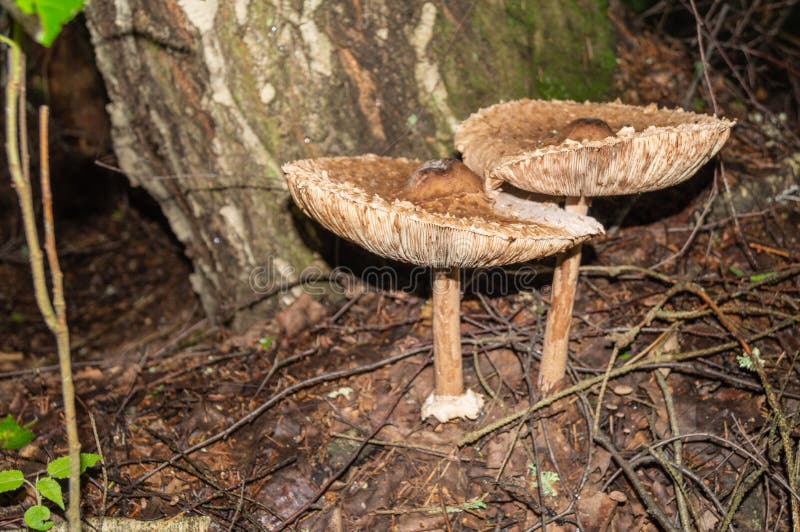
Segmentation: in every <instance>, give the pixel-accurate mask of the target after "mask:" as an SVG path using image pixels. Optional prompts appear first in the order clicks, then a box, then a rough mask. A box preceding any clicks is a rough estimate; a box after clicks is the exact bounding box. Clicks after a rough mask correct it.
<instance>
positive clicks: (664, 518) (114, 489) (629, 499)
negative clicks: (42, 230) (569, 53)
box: [0, 2, 800, 531]
mask: <svg viewBox="0 0 800 532" xmlns="http://www.w3.org/2000/svg"><path fill="white" fill-rule="evenodd" d="M687 5H688V4H687ZM716 5H717V3H716V2H715V3H714V6H716ZM711 9H719V8H715V7H713V6H712V8H711ZM712 15H713V13H712ZM717 15H719V13H717ZM668 16H677V15H669V14H664V13H659V12H652V13H649V12H645V13H644V14H641V15H640V16H638V17H636V16H634V15H633V14H632V13H630V12H625V11H622V10H617V11H614V13H613V17H614V19H613V20H614V22H615V24H616V25H617V28H618V30H619V34H620V44H619V51H618V56H619V62H620V70H619V74H618V76H617V79H616V86H615V91H616V92H617V93H618V94H620V95H621V99H622V100H623V101H624V102H625V103H632V104H639V103H648V102H657V103H659V104H661V105H669V106H676V105H680V104H682V103H684V101H685V100H686V99H687V95H688V101H689V102H690V103H691V105H692V106H694V108H696V109H697V110H698V111H701V112H705V111H709V110H710V109H712V108H713V107H714V106H716V107H717V109H718V112H719V114H721V115H724V116H728V117H731V118H735V119H737V120H738V125H737V127H736V128H735V130H734V132H733V135H732V138H731V140H730V141H729V142H728V144H727V145H726V147H725V148H724V149H723V151H722V152H721V155H720V157H719V159H718V160H716V161H714V162H712V163H710V164H709V165H707V166H706V167H705V168H703V169H702V170H701V171H700V172H699V174H698V175H697V176H696V177H694V178H693V179H692V180H690V181H689V182H687V183H685V184H684V185H681V186H679V187H676V188H674V189H671V190H667V191H663V192H659V193H651V194H644V195H641V196H638V197H636V198H634V199H631V198H628V199H626V200H605V201H598V202H596V203H595V205H594V206H593V214H594V215H595V216H597V217H598V219H600V220H601V221H602V222H603V223H604V224H605V225H606V227H607V228H608V232H607V234H606V235H605V236H604V237H602V238H598V239H596V240H594V241H592V242H591V243H589V244H587V245H586V246H585V252H584V262H583V267H582V274H581V278H580V284H579V298H578V300H577V301H576V305H575V311H574V320H573V330H572V336H571V344H570V347H571V349H570V352H571V360H570V365H569V375H568V379H567V381H568V382H566V383H564V385H563V387H562V391H561V392H560V393H559V394H557V395H556V396H553V397H550V398H544V399H543V398H542V397H540V394H539V392H538V391H537V390H536V388H535V386H534V385H533V384H532V382H531V376H532V375H535V372H536V369H537V367H538V358H539V356H540V349H541V339H542V334H543V330H544V319H545V318H546V312H547V308H548V302H549V293H548V288H549V277H550V271H551V269H550V268H551V263H548V262H543V263H540V264H537V265H536V267H537V271H538V272H539V273H538V274H537V279H536V283H535V284H536V286H535V287H534V289H532V290H524V291H514V290H508V291H506V292H503V293H491V294H487V293H485V292H484V291H482V290H481V287H480V286H475V287H473V288H474V289H472V290H469V291H468V292H467V293H466V294H465V296H464V300H463V306H462V313H463V320H462V338H463V343H464V355H465V357H464V358H465V380H466V385H467V386H468V387H470V388H472V389H473V390H476V391H478V392H480V393H482V394H483V395H484V396H485V397H486V398H487V400H488V401H487V406H486V407H485V409H484V411H483V414H482V415H481V417H480V418H479V419H477V420H474V421H460V422H454V423H448V424H443V425H442V424H436V423H435V422H432V421H421V420H420V417H419V412H420V407H421V404H422V402H423V401H424V399H425V398H426V397H427V395H428V394H429V393H430V392H431V390H432V383H433V369H432V366H431V313H430V307H429V301H428V299H427V295H426V294H425V293H413V294H412V293H406V292H402V291H392V290H380V289H378V287H375V286H370V285H366V284H364V283H362V282H360V281H358V280H357V279H354V278H348V279H335V280H332V281H331V283H332V284H335V285H336V286H337V287H338V288H340V290H338V291H337V292H338V294H339V295H335V296H334V295H330V294H329V295H327V296H325V297H323V298H322V299H321V300H315V299H312V298H310V297H308V296H307V295H302V296H300V297H299V298H298V299H297V300H296V302H295V303H294V304H292V305H291V306H289V307H288V308H285V309H284V310H282V311H281V312H280V313H279V314H277V315H275V316H265V317H264V319H263V320H262V321H260V322H258V323H257V324H256V325H254V326H253V327H251V328H250V329H249V330H247V331H245V332H242V333H234V332H232V331H229V330H226V329H225V328H222V327H218V326H213V325H211V324H209V323H207V322H206V320H204V319H203V317H202V313H201V311H200V308H199V305H198V302H197V300H196V299H195V297H194V295H193V293H192V291H191V287H190V285H189V281H188V276H189V274H190V270H191V267H190V265H189V264H188V263H187V262H186V260H185V259H184V258H183V256H182V253H181V248H180V245H179V244H178V243H177V242H176V241H175V239H174V238H173V237H172V236H171V235H170V234H169V232H168V230H167V226H166V223H165V222H164V220H163V219H161V218H160V217H159V215H158V212H157V209H155V208H154V207H153V204H152V203H151V202H149V201H148V200H147V198H145V197H143V195H142V194H141V193H140V192H139V191H135V190H130V189H128V188H127V185H126V184H125V182H124V179H122V178H121V177H120V176H118V175H116V174H114V172H113V171H109V170H107V169H105V168H102V167H99V166H97V165H96V164H94V161H95V160H97V159H100V160H103V161H106V162H109V163H110V164H111V165H112V166H113V159H111V158H110V156H109V153H110V151H109V149H110V148H109V146H110V144H109V140H108V132H107V129H106V130H105V134H102V131H103V130H102V128H103V127H106V128H107V124H105V125H104V122H103V120H104V119H103V115H102V112H101V111H97V108H98V106H99V107H100V109H102V105H103V100H102V94H101V93H97V92H96V90H95V89H92V90H91V91H89V92H87V93H84V94H88V95H87V96H85V98H84V99H83V100H82V101H81V102H79V104H80V105H78V108H82V109H83V112H82V113H79V114H77V113H74V110H75V109H76V106H75V103H74V102H72V103H69V104H63V107H62V108H59V107H58V104H56V103H54V104H53V107H54V114H55V119H56V123H57V124H60V128H61V129H60V130H58V131H57V135H60V136H59V139H60V143H61V144H60V148H59V149H60V153H61V155H60V156H58V157H60V158H59V159H57V161H56V163H57V164H56V167H57V168H60V169H63V172H62V175H63V176H64V178H63V179H64V182H63V183H62V184H61V185H60V186H59V185H58V184H56V202H57V203H58V202H59V198H60V197H63V198H64V200H62V202H61V203H59V204H58V205H57V207H58V212H57V215H58V217H57V220H56V224H57V231H58V243H59V249H60V252H61V253H60V255H61V260H62V267H63V269H64V271H65V276H66V277H65V286H66V297H67V301H68V309H69V323H70V328H71V334H72V347H73V356H74V361H75V383H76V389H77V392H78V396H79V398H80V401H79V420H80V424H81V427H80V429H81V440H82V442H83V446H84V450H86V451H89V452H97V453H98V454H101V455H102V456H103V457H104V461H103V464H104V466H103V467H102V468H93V469H91V470H89V472H88V473H87V474H86V476H85V477H84V482H85V483H84V488H83V494H84V502H83V511H84V513H85V515H90V516H102V515H106V516H124V517H135V518H139V519H154V518H159V517H174V516H186V515H206V516H210V517H211V518H212V521H213V523H214V527H215V528H216V529H220V530H223V529H227V530H232V529H236V530H280V529H284V528H289V529H297V530H319V531H322V530H333V531H340V530H398V531H423V530H448V531H455V530H504V531H522V530H537V529H539V528H541V529H542V530H565V531H566V530H576V529H580V530H587V531H588V530H659V529H676V530H677V529H681V528H682V526H683V527H685V526H684V525H682V523H686V522H687V520H688V522H689V523H690V525H687V526H689V528H691V529H697V530H719V529H727V528H730V529H731V530H734V529H735V530H790V529H791V528H792V518H791V505H790V497H792V496H794V497H797V495H796V494H795V495H792V494H791V492H790V491H791V490H790V487H791V486H797V481H798V479H797V477H798V466H797V464H800V459H798V458H797V457H796V456H795V457H792V456H791V455H792V454H794V455H796V454H800V447H798V438H800V432H799V431H798V416H797V413H798V405H799V404H800V403H799V402H798V401H799V400H800V384H799V383H800V378H798V377H799V376H800V375H799V374H798V373H799V372H800V369H799V368H798V363H797V358H798V356H799V355H800V332H798V323H800V242H799V241H798V226H800V193H798V192H797V187H798V184H800V142H798V138H797V133H798V128H797V124H798V116H797V114H796V112H795V114H794V115H793V114H792V113H791V110H793V109H794V110H796V109H797V102H795V103H794V104H793V105H794V107H793V106H792V104H791V102H792V101H793V100H792V98H800V96H799V95H800V92H798V94H796V95H795V96H792V92H791V86H792V85H791V83H789V85H787V86H788V87H789V88H788V89H787V86H784V85H779V84H775V83H773V84H770V83H767V82H764V83H761V82H755V83H752V79H760V78H758V76H756V78H749V77H748V78H747V79H743V80H739V79H737V78H736V76H734V75H732V74H731V73H730V72H729V71H726V70H725V69H724V68H723V67H724V65H725V63H724V61H723V59H720V58H719V57H717V59H716V61H717V63H714V64H719V65H723V66H720V67H719V68H716V69H713V70H711V71H710V74H709V77H708V83H710V86H711V88H712V91H711V92H709V91H708V90H706V89H704V87H707V86H708V85H707V84H704V83H707V82H706V80H705V79H704V76H702V75H701V72H702V68H701V69H699V70H698V69H697V68H696V65H697V61H698V58H697V50H696V42H695V43H694V45H693V43H692V40H691V35H690V33H691V32H690V33H689V34H687V35H669V34H668V33H667V32H665V31H664V30H663V27H659V25H663V24H667V23H669V20H666V22H665V21H663V20H662V18H664V17H668ZM751 16H752V17H754V18H757V16H758V13H756V14H754V15H751ZM763 16H766V15H763ZM728 17H731V15H730V14H729V15H728ZM709 20H716V19H714V18H713V16H711V18H710V19H709ZM727 20H731V19H730V18H728V19H727ZM72 31H74V32H75V34H76V35H74V36H73V38H72V41H71V42H72V43H73V44H72V46H76V47H80V46H83V45H82V44H81V43H82V42H84V41H82V40H81V37H80V35H81V32H80V30H79V29H73V30H72ZM723 34H724V31H723V32H722V33H720V34H719V35H723ZM745 34H746V32H745V33H742V34H740V35H733V36H730V40H729V41H728V42H729V44H730V43H732V44H731V46H736V45H738V43H739V41H738V40H735V39H736V38H739V39H743V38H744V37H743V35H745ZM68 37H69V36H68ZM720 38H722V37H720ZM776 39H777V41H776V42H778V43H780V39H779V37H776ZM787 39H788V38H787ZM748 42H750V44H751V45H752V41H748ZM787 42H789V45H787V48H786V50H787V51H785V53H784V54H783V56H782V57H781V58H776V57H773V56H770V57H771V58H772V59H773V60H775V61H778V62H779V63H780V62H782V63H783V64H784V66H785V67H786V68H785V69H784V70H785V76H787V79H789V81H790V82H793V83H796V87H797V89H796V90H798V91H800V76H798V71H797V67H796V66H791V65H797V64H798V58H800V53H798V52H797V45H798V41H797V39H796V37H795V38H794V41H792V40H791V39H788V41H787ZM76 43H77V44H76ZM64 46H67V45H66V44H65V45H64ZM753 46H754V45H753ZM775 46H779V44H776V45H775ZM754 49H756V50H761V49H760V48H754ZM58 53H59V52H58V51H57V50H56V51H54V52H53V53H52V56H46V57H44V56H43V57H39V58H38V59H36V60H35V61H34V63H33V66H32V67H31V69H32V70H33V71H34V72H37V71H38V72H41V71H47V72H49V74H50V77H51V78H53V77H54V76H55V78H56V80H60V81H58V83H61V84H62V85H65V84H68V83H70V76H72V75H73V72H72V71H74V70H77V69H75V68H71V69H65V68H63V66H62V67H61V68H59V63H58ZM75 53H76V52H75V51H74V49H73V51H72V54H73V56H74V54H75ZM761 53H762V54H763V53H765V52H763V51H762V52H761ZM792 54H794V55H792ZM87 57H88V59H87V61H88V63H87V66H86V68H89V69H90V68H91V64H90V63H91V56H90V55H89V56H87ZM756 57H757V56H755V55H751V58H756ZM734 59H735V57H734ZM708 60H709V61H711V60H712V59H710V58H709V59H708ZM732 61H733V59H732ZM775 61H772V62H770V61H761V62H758V63H757V64H756V67H753V68H755V69H756V74H758V75H761V76H764V79H772V78H770V77H769V76H773V78H775V79H777V77H776V76H777V74H776V72H778V71H780V72H783V71H784V70H781V68H782V67H781V65H780V64H778V65H776V64H774V63H775ZM737 65H738V63H737V64H736V65H734V66H737ZM759 65H760V66H759ZM701 66H702V65H701ZM746 66H747V65H745V66H743V67H742V72H744V74H743V76H745V77H747V76H748V73H747V70H746V68H745V67H746ZM758 68H762V70H758ZM34 76H35V74H34ZM59 76H61V77H60V78H59ZM78 77H80V79H84V78H85V74H84V75H82V76H78ZM792 80H793V81H792ZM34 81H35V80H34ZM73 81H74V80H73ZM740 81H744V84H742V83H741V82H740ZM32 83H33V82H32ZM50 83H51V84H53V83H56V82H55V81H53V79H50ZM693 85H694V86H695V87H696V89H695V90H693V91H691V90H689V89H690V88H691V87H692V86H693ZM93 91H94V92H93ZM712 95H713V98H712ZM53 97H55V95H53ZM81 106H82V107H81ZM59 109H62V110H61V111H59ZM785 109H789V112H787V111H785ZM70 110H73V111H70ZM73 115H78V116H73ZM59 120H60V122H59ZM89 132H91V134H90V133H89ZM98 132H99V133H98ZM87 161H88V163H87ZM56 173H57V172H55V171H54V175H55V174H56ZM100 181H102V182H103V184H102V185H100V186H98V185H97V183H98V182H100ZM75 183H79V184H80V183H83V184H84V185H83V186H84V187H85V188H86V190H87V191H88V192H86V194H79V195H76V194H74V192H73V193H70V192H69V190H65V189H69V188H70V187H73V188H74V187H75V186H76V185H75ZM792 187H794V188H792ZM97 205H105V206H104V207H99V208H98V207H97ZM90 206H91V208H90ZM0 222H1V225H0V280H1V281H0V415H2V416H5V415H6V414H11V415H13V416H14V418H15V419H17V420H18V421H19V422H20V423H27V422H31V421H35V424H34V425H33V427H32V430H34V432H35V433H36V435H37V437H36V439H35V440H34V441H33V442H32V443H31V444H29V445H27V446H26V447H24V448H22V449H21V450H19V451H0V469H5V468H7V467H14V468H19V469H21V470H23V471H24V472H25V473H26V474H34V473H36V472H39V471H42V470H43V468H44V465H45V464H46V463H47V461H48V460H49V459H51V458H52V457H54V456H57V455H62V454H64V453H65V450H66V444H65V438H64V437H63V428H62V421H63V419H62V410H61V407H60V405H61V399H60V397H61V395H60V394H61V391H60V380H59V374H58V369H57V366H56V365H55V364H56V354H55V348H54V341H53V339H52V336H51V335H50V333H49V331H48V330H47V329H46V327H45V326H44V324H43V323H42V321H41V319H40V315H39V313H38V310H37V308H36V305H35V301H34V298H33V293H32V290H31V288H30V286H31V281H30V274H29V273H28V269H27V263H26V258H25V249H24V240H23V238H22V236H21V231H20V229H19V216H18V214H17V210H16V206H15V203H14V198H13V193H12V191H11V188H10V186H9V184H8V180H7V179H5V180H3V181H2V182H0ZM509 272H510V273H509V275H513V268H512V269H509ZM326 284H327V283H326ZM746 352H755V353H758V354H757V355H753V356H755V357H757V363H756V364H754V365H751V367H749V368H748V367H747V357H743V355H744V354H745V353H746ZM787 452H788V455H787ZM790 464H795V465H790ZM792 476H794V479H792ZM27 496H28V494H26V493H24V492H23V491H20V492H16V493H14V494H12V495H1V496H0V529H5V528H7V527H19V526H21V522H22V514H23V512H24V509H25V507H26V506H27V505H28V504H29V502H30V501H29V499H28V498H27ZM56 513H57V512H56ZM794 526H795V527H797V526H800V524H799V523H794Z"/></svg>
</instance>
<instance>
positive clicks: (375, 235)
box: [283, 155, 603, 268]
mask: <svg viewBox="0 0 800 532" xmlns="http://www.w3.org/2000/svg"><path fill="white" fill-rule="evenodd" d="M421 165H422V161H415V160H410V159H395V158H390V157H379V156H376V155H364V156H360V157H332V158H321V159H305V160H300V161H294V162H291V163H287V164H285V165H284V166H283V171H284V172H285V174H286V180H287V183H288V185H289V192H290V193H291V195H292V198H293V199H294V201H295V202H296V203H297V205H298V206H300V208H301V209H302V210H303V211H304V212H305V213H306V214H307V215H308V216H310V217H311V218H313V219H315V220H317V221H318V222H319V223H320V224H322V225H323V226H324V227H326V228H327V229H329V230H330V231H332V232H333V233H335V234H337V235H339V236H340V237H342V238H345V239H347V240H350V241H352V242H355V243H356V244H359V245H361V246H362V247H364V248H366V249H367V250H369V251H371V252H373V253H376V254H378V255H381V256H383V257H388V258H390V259H395V260H399V261H403V262H409V263H411V264H416V265H420V266H433V267H459V268H477V267H490V266H501V265H504V264H511V263H515V262H524V261H527V260H531V259H535V258H540V257H544V256H547V255H551V254H553V253H558V252H559V251H563V250H565V249H567V248H570V247H572V246H574V245H576V244H578V243H580V242H582V241H584V240H586V239H587V238H590V237H592V236H595V235H598V234H601V233H602V232H603V228H602V226H601V225H600V224H599V223H598V222H597V221H595V220H594V219H593V218H590V217H587V216H580V215H576V214H572V213H567V212H564V211H563V210H562V209H559V208H558V207H556V206H554V205H548V204H540V203H535V202H532V201H528V200H526V199H524V198H521V197H518V196H513V195H511V194H508V193H505V192H503V193H498V192H492V193H490V194H488V195H487V194H486V193H484V191H483V187H482V185H481V180H480V178H478V177H477V176H475V174H473V173H472V172H471V171H469V169H467V168H466V167H465V166H464V165H463V164H462V163H460V162H458V161H456V160H453V159H443V160H436V161H429V162H428V163H425V164H424V165H422V166H421ZM448 189H449V191H450V193H448Z"/></svg>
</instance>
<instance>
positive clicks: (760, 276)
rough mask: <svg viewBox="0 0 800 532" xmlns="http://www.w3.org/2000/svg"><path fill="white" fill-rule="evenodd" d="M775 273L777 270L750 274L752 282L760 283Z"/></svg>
mask: <svg viewBox="0 0 800 532" xmlns="http://www.w3.org/2000/svg"><path fill="white" fill-rule="evenodd" d="M774 275H775V272H764V273H757V274H755V275H751V276H750V282H751V283H758V282H760V281H765V280H767V279H769V278H770V277H773V276H774Z"/></svg>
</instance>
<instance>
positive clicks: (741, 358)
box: [736, 347, 764, 371]
mask: <svg viewBox="0 0 800 532" xmlns="http://www.w3.org/2000/svg"><path fill="white" fill-rule="evenodd" d="M753 359H755V360H758V363H759V364H760V365H762V366H763V365H764V359H762V358H761V351H759V349H758V348H757V347H755V348H753V354H752V356H751V355H748V354H747V353H742V354H741V355H738V356H737V357H736V361H737V362H738V363H739V367H740V368H742V369H746V370H747V371H755V369H753Z"/></svg>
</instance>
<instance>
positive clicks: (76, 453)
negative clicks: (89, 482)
mask: <svg viewBox="0 0 800 532" xmlns="http://www.w3.org/2000/svg"><path fill="white" fill-rule="evenodd" d="M48 117H49V110H48V108H47V106H44V105H43V106H42V107H40V108H39V172H40V174H39V178H40V181H41V185H42V215H43V217H44V249H45V251H46V252H47V262H48V264H49V266H50V278H51V282H52V286H53V307H55V312H56V319H57V322H58V327H57V328H56V329H55V330H53V334H55V336H56V343H57V345H58V365H59V366H60V367H61V395H62V398H63V401H64V421H65V423H66V425H67V445H68V448H69V509H68V510H67V516H68V518H69V522H70V529H71V530H80V516H81V479H80V476H81V442H80V439H79V438H78V415H77V412H76V410H75V385H74V383H73V380H72V358H71V357H70V350H69V327H68V326H67V305H66V303H65V301H64V274H63V273H62V272H61V265H60V264H59V263H58V253H57V252H56V234H55V228H54V224H53V194H52V191H51V189H50V144H49V135H48V133H49V127H48Z"/></svg>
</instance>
